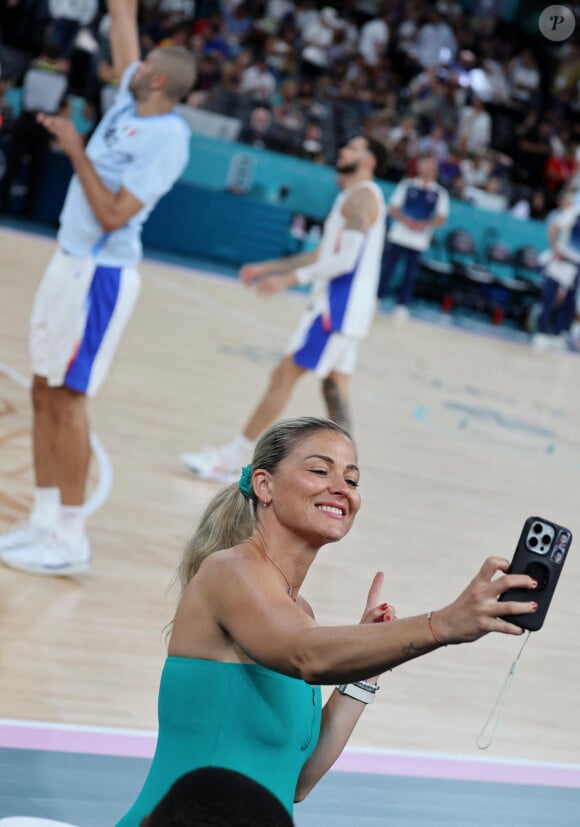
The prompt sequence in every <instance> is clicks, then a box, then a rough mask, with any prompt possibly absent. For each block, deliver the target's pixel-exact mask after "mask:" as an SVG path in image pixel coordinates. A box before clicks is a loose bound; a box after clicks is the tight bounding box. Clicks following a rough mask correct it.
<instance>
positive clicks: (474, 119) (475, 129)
mask: <svg viewBox="0 0 580 827" xmlns="http://www.w3.org/2000/svg"><path fill="white" fill-rule="evenodd" d="M457 139H458V143H459V151H460V152H470V153H482V152H485V151H486V149H487V148H488V147H489V144H490V142H491V115H490V114H489V112H488V111H487V109H486V106H485V104H484V102H483V101H482V100H481V98H478V97H477V95H473V97H472V98H471V102H470V103H469V104H468V105H467V106H463V107H462V108H461V110H460V113H459V127H458V130H457Z"/></svg>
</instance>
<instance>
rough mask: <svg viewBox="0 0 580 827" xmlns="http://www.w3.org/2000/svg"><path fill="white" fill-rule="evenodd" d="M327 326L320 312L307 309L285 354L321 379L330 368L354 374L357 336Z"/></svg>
mask: <svg viewBox="0 0 580 827" xmlns="http://www.w3.org/2000/svg"><path fill="white" fill-rule="evenodd" d="M328 328H329V325H328V324H327V322H326V321H325V317H324V316H323V315H322V314H321V313H319V312H318V311H312V310H307V311H306V313H303V315H302V316H301V318H300V322H299V324H298V328H297V329H296V331H295V333H294V334H293V335H292V336H291V338H290V341H289V342H288V347H287V348H286V355H287V356H288V355H291V356H292V358H293V359H294V362H295V363H296V364H297V365H298V366H299V367H302V368H305V369H306V370H311V371H312V372H313V373H315V374H316V375H317V376H319V377H320V379H324V378H326V377H327V376H328V374H329V373H332V372H333V371H336V372H337V373H347V374H351V373H353V372H354V368H355V365H356V360H357V355H358V346H359V342H360V339H358V338H356V337H354V336H345V335H344V333H336V332H334V331H332V330H330V329H328Z"/></svg>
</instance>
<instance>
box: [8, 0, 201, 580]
mask: <svg viewBox="0 0 580 827" xmlns="http://www.w3.org/2000/svg"><path fill="white" fill-rule="evenodd" d="M108 7H109V13H110V16H111V32H110V37H111V48H112V54H113V63H114V68H115V72H116V75H117V77H118V78H119V80H120V83H119V91H118V94H117V97H116V99H115V102H114V103H113V105H112V107H111V108H110V109H109V110H108V111H107V113H106V114H105V116H104V118H103V120H102V121H101V123H100V124H99V126H98V127H97V129H96V130H95V133H94V135H93V136H92V138H91V140H90V141H89V143H88V145H87V147H86V150H85V147H84V144H83V141H82V139H81V137H80V135H78V133H77V132H76V130H75V128H74V126H73V124H72V122H71V121H70V120H68V119H67V118H61V117H53V116H47V115H39V116H38V120H39V122H40V123H41V124H42V125H43V126H44V127H45V128H46V129H47V130H48V131H49V132H50V133H51V134H52V135H54V136H55V137H56V138H57V139H58V143H59V146H60V148H61V149H62V151H63V152H65V153H66V154H67V155H68V156H69V158H70V160H71V162H72V166H73V169H74V173H75V174H74V176H73V178H72V180H71V183H70V186H69V188H68V192H67V196H66V200H65V203H64V206H63V209H62V212H61V214H60V229H59V232H58V238H57V241H58V247H57V249H56V251H55V252H54V254H53V256H52V258H51V260H50V262H49V264H48V268H47V270H46V272H45V274H44V277H43V279H42V281H41V283H40V286H39V288H38V291H37V294H36V297H35V300H34V306H33V309H32V317H31V323H30V353H31V362H32V373H33V382H32V407H33V416H34V420H33V454H34V471H35V484H36V487H35V490H34V505H33V508H32V513H31V514H30V517H29V519H28V521H27V523H26V524H25V525H24V526H22V528H20V529H17V530H16V531H12V532H11V533H10V534H7V535H4V536H3V537H0V559H1V560H2V562H3V563H5V564H6V565H7V566H11V567H12V568H16V569H21V570H23V571H29V572H34V573H38V574H52V575H76V574H79V573H82V572H84V571H86V570H87V569H88V566H89V561H90V546H89V540H88V537H87V535H86V533H85V526H84V520H85V515H84V509H83V503H84V497H85V488H86V482H87V476H88V470H89V460H90V453H91V452H90V443H89V425H88V418H87V397H88V396H92V395H93V394H94V393H96V391H97V390H98V388H99V387H100V385H101V383H102V381H103V379H104V378H105V376H106V373H107V370H108V368H109V365H110V363H111V360H112V358H113V354H114V353H115V350H116V347H117V345H118V343H119V339H120V337H121V333H122V331H123V329H124V327H125V325H126V323H127V321H128V319H129V317H130V315H131V312H132V310H133V307H134V305H135V301H136V300H137V295H138V292H139V283H140V280H139V273H138V271H137V270H136V267H137V264H138V263H139V260H140V258H141V228H142V226H143V224H144V222H145V221H146V219H147V217H148V216H149V214H150V212H151V210H152V209H153V207H154V206H155V204H156V203H157V201H158V200H159V199H160V198H161V197H162V196H163V195H164V194H165V193H166V192H167V191H168V190H169V189H170V188H171V187H172V186H173V184H174V183H175V181H176V180H177V179H178V178H179V176H180V175H181V173H182V172H183V170H184V168H185V166H186V164H187V160H188V154H189V142H190V132H189V129H188V127H187V125H186V123H185V121H184V120H183V119H182V118H181V117H180V116H179V115H177V114H176V113H175V112H174V111H173V109H174V107H175V104H176V103H178V102H179V100H181V98H182V97H184V96H185V95H186V94H187V92H188V91H189V89H190V88H191V87H192V85H193V82H194V79H195V59H194V57H193V55H192V54H191V52H189V51H188V50H186V49H184V48H181V47H172V46H170V47H167V48H165V49H155V50H154V51H152V52H150V53H149V54H148V55H147V57H146V59H145V60H144V61H143V62H140V61H139V56H140V47H139V37H138V30H137V0H109V4H108Z"/></svg>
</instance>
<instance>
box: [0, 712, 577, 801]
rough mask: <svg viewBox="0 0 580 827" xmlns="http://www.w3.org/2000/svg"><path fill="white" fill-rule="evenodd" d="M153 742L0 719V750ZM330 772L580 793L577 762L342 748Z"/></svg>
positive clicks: (141, 747) (147, 747) (119, 732)
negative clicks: (420, 778)
mask: <svg viewBox="0 0 580 827" xmlns="http://www.w3.org/2000/svg"><path fill="white" fill-rule="evenodd" d="M156 743H157V733H156V732H153V731H149V730H138V729H136V730H131V729H115V728H113V727H97V726H78V725H73V724H55V723H48V722H43V721H22V720H11V719H7V718H2V719H0V748H9V749H29V750H41V751H46V752H71V753H86V754H90V755H104V756H115V757H125V758H146V759H150V758H152V757H153V753H154V752H155V746H156ZM332 769H333V771H336V772H354V773H365V774H371V775H401V776H408V777H422V778H439V779H453V780H462V781H488V782H497V783H506V784H534V785H541V786H547V787H568V788H577V789H580V764H569V763H548V762H540V761H513V760H510V759H505V758H490V757H487V756H486V757H482V758H479V757H471V756H461V755H449V754H446V753H441V754H436V753H421V752H404V751H397V750H386V749H372V748H370V749H369V748H363V747H347V748H346V749H345V750H344V752H343V754H342V755H341V756H340V758H339V759H338V761H337V762H336V763H335V764H334V766H333V768H332Z"/></svg>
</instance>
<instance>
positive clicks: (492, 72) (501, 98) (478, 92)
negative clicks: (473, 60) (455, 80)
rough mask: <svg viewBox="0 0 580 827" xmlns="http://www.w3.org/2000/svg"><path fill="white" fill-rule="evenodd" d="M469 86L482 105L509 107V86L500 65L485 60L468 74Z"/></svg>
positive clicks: (497, 62)
mask: <svg viewBox="0 0 580 827" xmlns="http://www.w3.org/2000/svg"><path fill="white" fill-rule="evenodd" d="M469 86H470V88H471V91H472V92H473V94H474V95H475V96H476V97H478V98H479V99H480V100H482V101H483V102H484V103H495V104H500V105H511V104H512V100H511V96H510V84H509V81H508V78H507V75H506V73H505V71H504V68H503V66H502V63H501V62H500V61H499V60H495V59H493V58H485V59H483V60H482V61H481V63H480V64H479V65H478V66H474V67H473V69H471V70H470V72H469Z"/></svg>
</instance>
